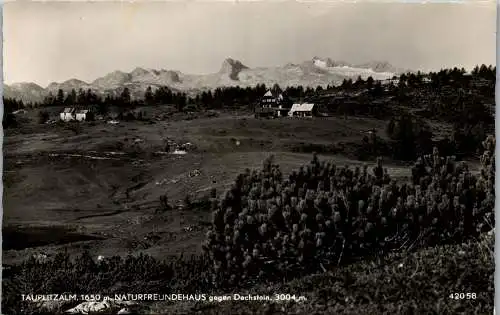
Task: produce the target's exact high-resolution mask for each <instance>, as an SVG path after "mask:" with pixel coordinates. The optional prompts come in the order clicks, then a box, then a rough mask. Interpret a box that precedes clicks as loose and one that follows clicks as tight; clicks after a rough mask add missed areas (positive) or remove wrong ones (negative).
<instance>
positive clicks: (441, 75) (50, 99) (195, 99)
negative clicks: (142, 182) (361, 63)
mask: <svg viewBox="0 0 500 315" xmlns="http://www.w3.org/2000/svg"><path fill="white" fill-rule="evenodd" d="M495 73H496V67H492V66H491V65H490V66H486V65H484V64H483V65H481V66H476V67H475V68H474V69H473V70H472V71H471V74H470V75H467V74H466V71H465V69H464V68H461V69H458V68H456V67H455V68H453V69H442V70H440V71H438V72H430V73H423V72H420V71H418V72H416V73H410V72H409V73H404V74H402V75H400V77H399V78H398V77H393V79H398V80H399V82H398V83H397V84H395V83H389V85H388V88H389V90H390V89H391V88H393V89H399V90H402V92H404V91H403V89H405V88H417V87H423V86H427V87H430V88H434V89H440V88H443V87H446V86H448V87H460V88H463V89H465V88H467V87H477V88H479V89H481V90H480V92H481V94H482V95H483V96H489V95H494V89H491V87H492V86H494V81H495ZM478 81H479V82H481V81H489V84H477V82H478ZM269 88H271V90H272V91H273V92H280V93H283V95H284V96H285V98H286V99H287V100H288V101H294V100H297V99H307V98H310V97H314V96H315V95H317V94H318V93H319V92H322V91H351V90H357V89H368V90H370V91H371V92H372V94H373V96H378V95H381V94H382V93H383V90H384V89H383V88H382V84H381V82H380V81H375V80H374V79H373V78H372V77H368V78H367V79H366V80H364V79H362V78H361V77H358V78H357V79H356V80H354V81H353V80H352V79H344V81H343V82H342V84H341V85H339V86H335V85H333V84H332V85H328V86H326V87H322V86H318V87H316V88H312V87H303V86H294V87H286V88H282V87H280V86H279V85H278V84H275V85H274V86H272V87H267V86H266V85H265V84H257V85H256V86H254V87H246V88H242V87H239V86H235V87H220V88H217V89H215V90H209V91H202V92H199V93H197V94H196V95H195V96H188V94H187V93H185V92H179V91H174V90H172V89H170V88H169V87H166V86H162V87H159V88H157V89H156V90H154V91H153V88H152V87H148V88H147V89H146V91H144V94H143V96H142V97H139V98H133V97H132V96H131V92H130V90H129V88H128V87H125V88H124V89H123V90H122V92H121V93H120V94H117V95H107V96H102V95H99V94H97V93H95V92H94V91H92V90H91V89H88V90H84V89H80V90H78V91H76V90H74V89H73V90H71V91H70V92H68V93H65V92H64V91H63V90H61V89H60V90H58V92H57V93H56V95H53V94H52V93H50V94H49V95H48V96H47V97H45V99H44V100H43V101H42V102H40V103H29V104H25V103H23V102H22V101H18V100H12V99H5V98H4V106H5V108H6V110H7V111H8V110H9V109H10V110H16V109H19V108H24V107H46V106H64V105H67V106H72V105H74V104H78V105H82V106H87V105H101V104H105V105H107V106H121V107H127V106H130V107H133V106H151V105H165V104H173V105H176V107H177V109H178V110H184V109H185V108H187V107H189V106H190V105H191V106H193V107H201V108H208V109H221V108H224V107H233V106H248V105H253V104H255V103H256V102H258V101H259V100H260V99H261V98H262V96H263V94H264V93H265V92H266V91H267V89H269Z"/></svg>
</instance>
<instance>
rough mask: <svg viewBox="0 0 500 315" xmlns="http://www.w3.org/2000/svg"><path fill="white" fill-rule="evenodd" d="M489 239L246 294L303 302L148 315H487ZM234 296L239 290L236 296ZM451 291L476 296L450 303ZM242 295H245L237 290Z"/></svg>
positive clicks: (176, 307) (181, 308) (158, 309)
mask: <svg viewBox="0 0 500 315" xmlns="http://www.w3.org/2000/svg"><path fill="white" fill-rule="evenodd" d="M493 246H494V235H484V236H483V237H482V239H481V240H480V241H474V242H470V243H466V244H460V245H453V246H440V247H436V248H431V249H425V250H421V251H418V252H415V253H411V254H408V253H397V254H392V255H390V257H387V258H385V259H384V260H378V261H375V260H372V261H363V262H359V263H356V264H353V265H350V266H345V267H341V268H338V269H336V270H333V271H328V272H326V273H323V274H317V275H311V276H307V277H304V278H301V279H297V280H294V281H291V282H289V283H286V284H283V285H274V286H269V287H266V286H258V287H256V288H255V289H252V290H251V291H250V294H259V295H270V296H272V295H273V293H289V294H296V295H297V296H299V295H302V296H305V297H307V302H302V303H300V302H289V303H280V304H278V303H276V304H273V303H271V304H269V303H266V302H260V301H251V302H238V301H227V302H220V303H212V304H210V303H208V302H199V303H189V302H183V303H175V304H170V305H165V304H156V305H154V306H153V307H151V308H150V310H149V313H150V314H157V313H162V314H180V313H182V314H231V315H235V314H353V315H357V314H491V313H492V311H493V295H494V289H493V274H494V258H493ZM238 293H239V292H238ZM451 293H476V294H477V298H476V299H474V300H467V299H464V300H455V299H451V298H450V297H449V296H450V294H451ZM241 294H244V293H243V292H241Z"/></svg>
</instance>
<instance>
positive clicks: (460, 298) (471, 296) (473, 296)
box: [450, 293, 477, 300]
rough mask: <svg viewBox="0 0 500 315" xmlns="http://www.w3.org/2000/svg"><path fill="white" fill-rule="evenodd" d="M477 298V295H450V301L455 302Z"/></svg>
mask: <svg viewBox="0 0 500 315" xmlns="http://www.w3.org/2000/svg"><path fill="white" fill-rule="evenodd" d="M476 298H477V294H476V293H452V294H450V299H454V300H475V299H476Z"/></svg>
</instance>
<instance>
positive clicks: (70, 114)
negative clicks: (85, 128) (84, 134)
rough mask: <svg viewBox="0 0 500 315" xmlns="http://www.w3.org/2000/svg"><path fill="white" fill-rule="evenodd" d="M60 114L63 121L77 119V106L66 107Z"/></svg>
mask: <svg viewBox="0 0 500 315" xmlns="http://www.w3.org/2000/svg"><path fill="white" fill-rule="evenodd" d="M59 115H60V118H61V120H62V121H71V120H75V108H73V107H66V108H65V109H64V110H63V111H62V113H60V114H59Z"/></svg>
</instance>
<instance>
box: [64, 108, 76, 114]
mask: <svg viewBox="0 0 500 315" xmlns="http://www.w3.org/2000/svg"><path fill="white" fill-rule="evenodd" d="M74 111H75V109H74V108H73V107H66V108H65V109H64V111H63V113H65V114H67V113H72V112H74Z"/></svg>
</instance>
